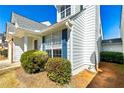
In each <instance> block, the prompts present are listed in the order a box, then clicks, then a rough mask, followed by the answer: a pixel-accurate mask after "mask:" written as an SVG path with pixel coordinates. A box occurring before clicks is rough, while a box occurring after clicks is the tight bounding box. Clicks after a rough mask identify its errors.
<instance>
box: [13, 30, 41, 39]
mask: <svg viewBox="0 0 124 93" xmlns="http://www.w3.org/2000/svg"><path fill="white" fill-rule="evenodd" d="M39 34H40V33H39V32H34V31H29V30H28V29H23V28H17V30H16V32H15V34H14V35H13V36H16V37H19V38H22V37H24V36H30V37H35V38H40V35H39Z"/></svg>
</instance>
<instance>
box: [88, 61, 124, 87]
mask: <svg viewBox="0 0 124 93" xmlns="http://www.w3.org/2000/svg"><path fill="white" fill-rule="evenodd" d="M122 66H123V67H124V65H123V64H115V63H108V62H101V63H100V69H101V70H102V72H99V73H98V74H97V75H96V77H95V78H94V79H93V81H92V82H91V83H90V84H89V85H88V88H124V73H123V72H124V71H122V70H124V68H123V67H122ZM120 68H122V70H120Z"/></svg>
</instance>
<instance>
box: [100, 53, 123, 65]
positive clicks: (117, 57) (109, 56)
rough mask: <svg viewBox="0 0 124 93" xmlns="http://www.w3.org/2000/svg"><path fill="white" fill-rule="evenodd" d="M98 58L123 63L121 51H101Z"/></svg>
mask: <svg viewBox="0 0 124 93" xmlns="http://www.w3.org/2000/svg"><path fill="white" fill-rule="evenodd" d="M100 60H101V61H107V62H113V63H119V64H124V56H123V53H120V52H101V53H100Z"/></svg>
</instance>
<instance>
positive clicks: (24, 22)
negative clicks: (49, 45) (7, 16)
mask: <svg viewBox="0 0 124 93" xmlns="http://www.w3.org/2000/svg"><path fill="white" fill-rule="evenodd" d="M84 10H85V9H84ZM84 10H82V11H80V12H78V13H76V14H74V15H71V16H69V17H67V18H66V19H64V20H62V21H60V22H58V23H55V24H53V25H50V26H47V25H45V24H42V23H39V22H36V21H33V20H31V19H28V18H26V17H23V16H21V15H18V14H16V13H12V19H11V24H13V25H14V26H15V27H19V28H23V29H27V30H28V31H31V32H36V33H37V32H38V33H44V32H49V31H50V30H52V29H55V28H56V27H59V26H62V25H65V22H67V21H69V20H72V19H74V18H75V17H76V16H78V15H80V14H81V13H82V12H83V11H84Z"/></svg>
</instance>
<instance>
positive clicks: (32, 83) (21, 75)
mask: <svg viewBox="0 0 124 93" xmlns="http://www.w3.org/2000/svg"><path fill="white" fill-rule="evenodd" d="M16 76H17V79H18V80H19V81H20V82H21V86H20V87H27V88H34V87H35V88H39V87H40V88H84V87H86V86H87V84H88V83H89V82H90V81H91V80H92V78H93V76H94V73H91V72H89V71H87V70H85V71H83V72H81V73H79V74H77V75H75V76H72V78H71V81H70V83H69V84H65V85H60V84H57V83H55V82H53V81H51V80H50V79H49V78H48V77H47V72H45V71H44V72H40V73H37V74H27V73H25V71H24V70H23V69H22V68H19V69H17V70H16Z"/></svg>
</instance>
